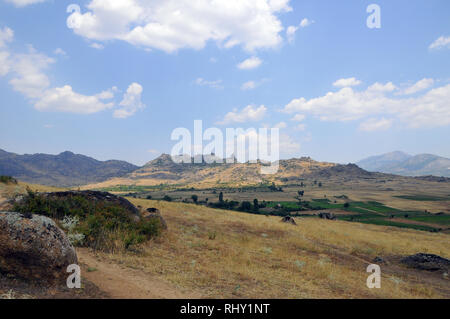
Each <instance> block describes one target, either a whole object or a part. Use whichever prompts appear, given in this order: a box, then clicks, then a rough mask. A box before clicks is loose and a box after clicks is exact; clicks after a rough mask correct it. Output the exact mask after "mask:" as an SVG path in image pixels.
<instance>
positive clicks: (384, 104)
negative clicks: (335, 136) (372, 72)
mask: <svg viewBox="0 0 450 319" xmlns="http://www.w3.org/2000/svg"><path fill="white" fill-rule="evenodd" d="M396 90H398V88H397V87H396V86H395V85H394V84H393V83H392V82H388V83H386V84H381V83H375V84H373V85H371V86H369V87H368V88H367V89H365V90H361V91H355V90H354V89H352V88H351V87H345V88H342V89H340V90H339V91H336V92H328V93H327V94H325V95H324V96H319V97H316V98H312V99H309V100H308V99H306V98H303V97H302V98H298V99H294V100H292V101H291V102H290V103H289V104H287V105H286V106H285V108H284V112H286V113H302V114H310V115H312V116H315V117H317V118H319V119H320V120H322V121H352V120H360V119H364V118H367V117H375V116H389V117H391V118H395V119H398V120H400V121H402V122H403V123H405V124H406V125H407V126H409V127H437V126H444V125H449V124H450V108H449V104H448V101H450V84H448V85H445V86H442V87H438V88H434V89H431V90H428V91H427V92H426V93H424V94H422V95H421V96H418V97H413V98H412V97H393V94H392V92H393V91H396ZM380 123H381V124H380ZM376 124H378V125H376ZM377 126H378V127H381V128H386V127H387V126H388V120H383V121H379V122H378V123H376V122H375V120H372V121H369V122H368V123H366V124H365V125H363V126H362V128H363V129H364V128H372V127H377Z"/></svg>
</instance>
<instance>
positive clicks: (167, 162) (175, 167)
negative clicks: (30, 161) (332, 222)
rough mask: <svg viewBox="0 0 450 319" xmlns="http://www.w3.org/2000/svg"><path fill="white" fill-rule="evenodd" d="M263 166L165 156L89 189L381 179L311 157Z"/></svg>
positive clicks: (372, 174)
mask: <svg viewBox="0 0 450 319" xmlns="http://www.w3.org/2000/svg"><path fill="white" fill-rule="evenodd" d="M263 165H264V164H262V163H252V164H250V163H234V164H207V163H201V164H193V163H186V164H176V163H174V162H173V161H172V159H171V157H170V155H167V154H163V155H161V156H160V157H159V158H157V159H155V160H153V161H151V162H149V163H147V164H146V165H144V166H143V167H142V168H139V169H138V170H136V171H134V172H132V173H130V174H128V175H127V176H125V177H122V178H113V179H111V180H108V181H106V182H103V183H99V184H97V185H88V186H86V187H85V188H103V187H111V186H116V185H136V186H151V185H159V184H169V185H184V186H189V187H215V186H232V187H239V186H245V185H256V184H260V183H271V182H275V183H281V184H283V183H289V182H294V183H298V182H300V181H302V180H304V179H305V178H308V179H314V178H320V177H327V178H329V177H333V178H337V179H339V178H346V179H348V178H350V179H351V178H370V177H374V176H377V174H376V173H369V172H367V171H364V170H362V169H360V168H359V167H357V166H356V165H354V164H349V165H338V164H333V163H326V162H317V161H314V160H312V159H311V158H309V157H302V158H293V159H289V160H280V162H279V169H278V172H277V173H276V174H271V175H264V174H261V167H262V166H263Z"/></svg>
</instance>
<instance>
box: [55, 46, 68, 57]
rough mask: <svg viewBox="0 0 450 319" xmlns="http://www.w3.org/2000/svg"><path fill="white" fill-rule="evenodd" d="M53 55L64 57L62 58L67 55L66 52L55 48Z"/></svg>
mask: <svg viewBox="0 0 450 319" xmlns="http://www.w3.org/2000/svg"><path fill="white" fill-rule="evenodd" d="M53 53H54V54H56V55H64V56H65V55H67V53H66V51H64V50H63V49H61V48H57V49H56V50H55V51H53Z"/></svg>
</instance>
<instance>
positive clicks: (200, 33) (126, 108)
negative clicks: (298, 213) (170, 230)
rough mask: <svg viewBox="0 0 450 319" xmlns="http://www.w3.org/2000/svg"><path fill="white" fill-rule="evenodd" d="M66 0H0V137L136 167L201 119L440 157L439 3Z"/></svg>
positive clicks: (444, 13) (442, 5) (445, 135)
mask: <svg viewBox="0 0 450 319" xmlns="http://www.w3.org/2000/svg"><path fill="white" fill-rule="evenodd" d="M33 2H37V3H33ZM72 3H75V2H74V1H62V0H59V1H52V0H48V1H45V0H43V1H39V0H38V1H36V0H0V97H1V100H0V101H1V107H0V148H2V149H5V150H7V151H11V152H17V153H21V154H22V153H36V152H39V153H51V154H57V153H60V152H62V151H65V150H70V151H73V152H76V153H81V154H85V155H89V156H92V157H95V158H97V159H101V160H106V159H123V160H127V161H129V162H132V163H135V164H139V165H141V164H144V163H145V162H147V161H149V160H151V159H152V158H155V157H156V156H158V155H159V153H162V152H166V153H168V152H170V150H171V148H172V146H173V145H174V144H175V142H173V141H171V140H170V135H171V133H172V131H173V130H174V129H175V128H177V127H186V128H188V129H192V128H193V123H194V120H203V123H204V124H203V125H204V127H206V128H207V127H219V128H222V129H225V128H226V127H244V128H249V127H254V128H259V127H263V126H269V127H274V126H278V127H281V131H280V133H281V136H282V141H281V142H280V143H281V146H282V150H281V151H282V157H284V158H288V157H299V156H311V157H312V158H314V159H316V160H321V161H330V162H342V163H346V162H356V161H358V160H360V159H362V158H364V157H367V156H371V155H375V154H379V153H384V152H389V151H394V150H403V151H406V152H409V153H412V154H417V153H435V154H438V155H441V156H445V157H450V143H449V142H448V141H449V136H450V16H449V13H450V2H449V1H447V0H441V1H438V0H430V1H411V0H409V1H402V0H397V1H375V0H372V1H356V0H355V1H331V0H330V1H312V0H311V1H288V0H254V1H247V0H241V1H236V2H234V1H216V2H215V5H212V4H211V1H207V0H199V1H185V0H179V1H174V0H170V1H159V0H156V1H139V0H115V1H113V2H111V0H88V1H78V5H79V6H80V8H81V11H80V12H79V13H78V12H77V11H71V13H67V10H66V9H67V7H68V6H69V5H70V4H72ZM371 3H375V4H378V5H379V7H380V9H381V28H379V29H369V28H368V27H367V25H366V19H367V17H368V16H369V15H370V14H369V13H367V12H366V8H367V6H368V5H369V4H371ZM194 4H195V5H194ZM68 18H70V21H69V22H71V23H72V25H71V26H72V28H69V27H68V25H67V22H68V21H67V20H68ZM73 27H75V28H73ZM287 30H289V32H288V31H287ZM294 31H295V32H294ZM246 60H248V61H247V62H245V61H246ZM339 80H340V81H339Z"/></svg>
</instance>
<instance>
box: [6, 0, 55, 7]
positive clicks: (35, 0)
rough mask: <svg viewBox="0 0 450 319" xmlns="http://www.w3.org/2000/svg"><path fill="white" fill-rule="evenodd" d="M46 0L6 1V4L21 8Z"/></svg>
mask: <svg viewBox="0 0 450 319" xmlns="http://www.w3.org/2000/svg"><path fill="white" fill-rule="evenodd" d="M45 1H47V0H6V2H9V3H12V4H13V5H15V6H16V7H19V8H22V7H26V6H28V5H30V4H35V3H41V2H45Z"/></svg>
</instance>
